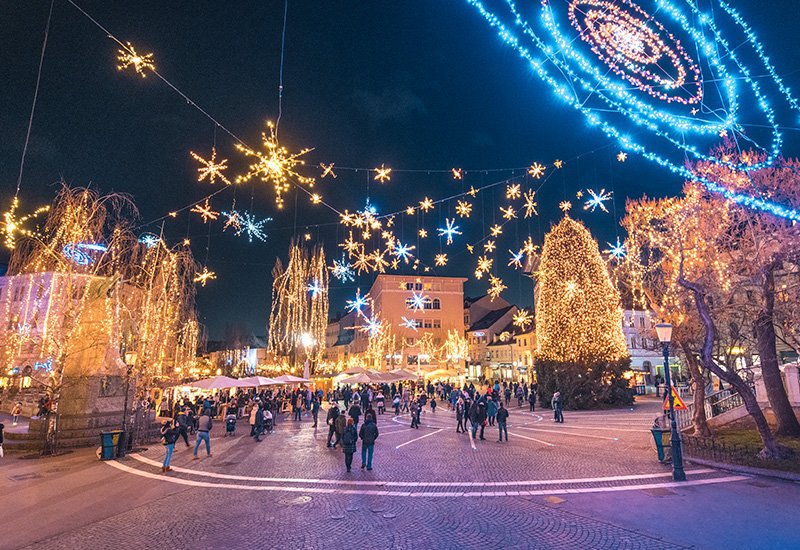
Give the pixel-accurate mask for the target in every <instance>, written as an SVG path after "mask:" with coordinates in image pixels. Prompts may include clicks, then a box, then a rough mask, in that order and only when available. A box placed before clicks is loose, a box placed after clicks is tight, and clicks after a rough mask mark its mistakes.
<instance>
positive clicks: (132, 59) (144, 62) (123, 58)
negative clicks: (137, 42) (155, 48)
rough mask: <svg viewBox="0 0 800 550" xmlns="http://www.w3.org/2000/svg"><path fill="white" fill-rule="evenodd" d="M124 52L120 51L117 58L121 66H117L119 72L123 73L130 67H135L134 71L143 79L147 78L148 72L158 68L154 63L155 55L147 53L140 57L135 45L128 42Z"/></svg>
mask: <svg viewBox="0 0 800 550" xmlns="http://www.w3.org/2000/svg"><path fill="white" fill-rule="evenodd" d="M124 48H125V49H124V50H118V52H119V55H118V56H117V61H118V62H119V65H117V70H118V71H123V70H125V69H127V68H128V67H133V70H134V71H136V73H137V74H139V76H141V77H142V78H144V77H146V76H147V73H146V71H147V70H150V71H155V69H156V66H155V63H154V62H153V54H152V53H146V54H144V55H140V54H138V53H136V49H134V47H133V44H131V43H130V42H126V43H125V46H124Z"/></svg>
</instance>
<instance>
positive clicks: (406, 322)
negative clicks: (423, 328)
mask: <svg viewBox="0 0 800 550" xmlns="http://www.w3.org/2000/svg"><path fill="white" fill-rule="evenodd" d="M401 319H402V321H403V322H402V323H400V326H401V327H403V328H410V329H411V330H413V331H414V332H416V331H417V329H418V328H419V327H417V321H416V320H415V319H407V318H405V317H401Z"/></svg>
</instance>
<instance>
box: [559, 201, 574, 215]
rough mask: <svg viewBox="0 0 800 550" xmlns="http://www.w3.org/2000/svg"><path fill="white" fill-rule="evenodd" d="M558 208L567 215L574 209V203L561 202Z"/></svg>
mask: <svg viewBox="0 0 800 550" xmlns="http://www.w3.org/2000/svg"><path fill="white" fill-rule="evenodd" d="M558 208H559V209H560V210H561V211H562V212H564V214H566V213H568V212H569V211H570V210H571V209H572V203H571V202H569V201H561V202H560V203H558Z"/></svg>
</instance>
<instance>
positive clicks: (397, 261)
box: [392, 258, 405, 288]
mask: <svg viewBox="0 0 800 550" xmlns="http://www.w3.org/2000/svg"><path fill="white" fill-rule="evenodd" d="M398 267H400V258H395V259H394V260H392V269H395V270H396V269H397V268H398ZM403 288H405V287H403Z"/></svg>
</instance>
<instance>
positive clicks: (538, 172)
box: [528, 162, 545, 180]
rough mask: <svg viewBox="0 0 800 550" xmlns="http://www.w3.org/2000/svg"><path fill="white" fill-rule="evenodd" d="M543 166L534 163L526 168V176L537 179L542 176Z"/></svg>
mask: <svg viewBox="0 0 800 550" xmlns="http://www.w3.org/2000/svg"><path fill="white" fill-rule="evenodd" d="M544 169H545V166H544V164H539V163H538V162H534V163H533V164H531V165H530V167H528V174H529V175H530V176H531V177H532V178H534V179H537V180H538V179H539V178H541V177H542V176H543V175H544Z"/></svg>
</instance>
